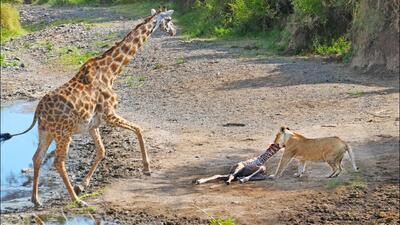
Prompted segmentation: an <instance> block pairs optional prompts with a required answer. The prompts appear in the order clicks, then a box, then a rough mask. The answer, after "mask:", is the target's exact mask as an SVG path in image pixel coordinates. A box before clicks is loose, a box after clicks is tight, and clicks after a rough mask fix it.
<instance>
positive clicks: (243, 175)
mask: <svg viewBox="0 0 400 225" xmlns="http://www.w3.org/2000/svg"><path fill="white" fill-rule="evenodd" d="M280 149H281V148H280V147H279V145H278V144H276V143H274V144H271V145H270V146H269V147H268V149H267V150H266V151H265V152H264V153H263V154H261V155H260V156H258V157H255V158H251V159H248V160H245V161H241V162H238V163H236V164H235V165H233V166H232V167H231V169H230V171H229V174H225V175H214V176H211V177H207V178H202V179H198V180H196V181H195V183H196V184H204V183H206V182H209V181H212V180H225V183H226V184H227V185H229V184H230V183H231V182H232V181H233V180H239V182H240V183H245V182H247V181H256V180H265V179H266V178H267V177H266V176H264V175H263V173H264V172H265V171H266V168H265V166H264V164H265V163H266V162H267V160H268V159H269V158H271V157H272V156H273V155H275V153H277V152H278V151H279V150H280Z"/></svg>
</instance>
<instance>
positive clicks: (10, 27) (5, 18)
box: [0, 3, 23, 42]
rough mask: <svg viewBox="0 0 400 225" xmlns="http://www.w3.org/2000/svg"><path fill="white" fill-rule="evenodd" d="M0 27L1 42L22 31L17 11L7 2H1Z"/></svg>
mask: <svg viewBox="0 0 400 225" xmlns="http://www.w3.org/2000/svg"><path fill="white" fill-rule="evenodd" d="M0 10H1V14H0V27H1V40H0V41H1V42H4V41H8V40H9V39H10V38H12V37H14V36H17V35H20V34H22V33H23V29H22V27H21V24H20V22H19V20H20V18H19V13H18V11H17V10H16V9H15V8H14V7H13V6H12V5H11V4H8V3H2V4H1V6H0Z"/></svg>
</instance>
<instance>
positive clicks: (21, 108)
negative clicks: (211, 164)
mask: <svg viewBox="0 0 400 225" xmlns="http://www.w3.org/2000/svg"><path fill="white" fill-rule="evenodd" d="M36 104H37V103H36V102H24V103H17V104H14V105H10V106H4V107H2V108H1V133H4V132H8V133H12V134H14V133H19V132H22V131H24V130H25V129H27V128H28V127H29V126H30V124H31V123H32V119H33V112H34V109H35V106H36ZM37 143H38V133H37V127H36V126H35V127H34V128H33V129H32V130H31V131H29V132H28V133H26V134H24V135H21V136H16V137H13V138H12V139H10V140H8V141H5V142H3V143H1V190H0V193H1V202H2V204H1V209H2V210H4V208H5V207H8V208H13V205H14V206H18V207H21V206H29V205H30V202H29V198H30V195H31V188H32V174H33V169H32V156H33V155H34V153H35V151H36V148H37ZM53 150H54V143H53V144H52V145H51V146H50V147H49V152H50V151H53ZM50 161H51V160H47V161H46V163H45V165H43V166H42V167H43V169H44V170H45V169H46V168H48V166H49V164H50V163H51V162H50Z"/></svg>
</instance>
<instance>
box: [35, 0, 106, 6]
mask: <svg viewBox="0 0 400 225" xmlns="http://www.w3.org/2000/svg"><path fill="white" fill-rule="evenodd" d="M36 3H37V4H49V5H52V6H82V5H96V4H98V1H96V0H95V1H93V0H38V1H37V2H36Z"/></svg>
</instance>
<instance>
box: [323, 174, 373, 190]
mask: <svg viewBox="0 0 400 225" xmlns="http://www.w3.org/2000/svg"><path fill="white" fill-rule="evenodd" d="M352 179H353V180H350V181H344V180H341V179H340V178H336V177H335V178H330V179H329V180H328V182H327V183H326V185H325V188H326V189H330V190H332V189H336V188H338V187H341V186H344V187H348V188H352V189H365V188H367V187H368V185H367V183H365V181H363V180H362V179H361V178H360V177H354V178H352Z"/></svg>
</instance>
